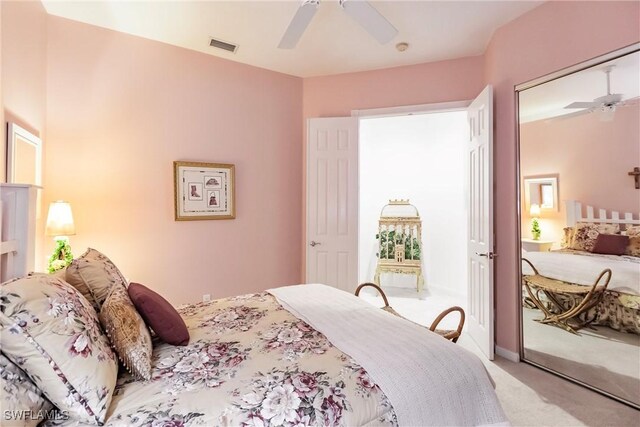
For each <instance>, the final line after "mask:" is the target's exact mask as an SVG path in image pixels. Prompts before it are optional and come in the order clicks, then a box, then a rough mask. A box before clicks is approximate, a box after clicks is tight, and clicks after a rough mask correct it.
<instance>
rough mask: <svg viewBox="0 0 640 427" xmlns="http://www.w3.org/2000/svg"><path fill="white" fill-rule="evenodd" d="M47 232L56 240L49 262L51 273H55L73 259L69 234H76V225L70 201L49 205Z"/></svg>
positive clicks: (60, 201) (59, 201)
mask: <svg viewBox="0 0 640 427" xmlns="http://www.w3.org/2000/svg"><path fill="white" fill-rule="evenodd" d="M45 234H46V235H47V236H53V239H54V240H55V242H56V247H55V249H54V250H53V253H52V254H51V257H49V264H48V271H49V273H53V272H55V271H58V270H61V269H63V268H65V267H66V266H68V265H69V264H71V261H73V254H72V253H71V246H70V245H69V236H73V235H74V234H76V227H75V225H74V224H73V214H72V213H71V205H70V204H69V203H68V202H64V201H62V200H58V201H55V202H52V203H51V204H50V205H49V213H48V214H47V225H46V229H45Z"/></svg>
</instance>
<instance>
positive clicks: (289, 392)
mask: <svg viewBox="0 0 640 427" xmlns="http://www.w3.org/2000/svg"><path fill="white" fill-rule="evenodd" d="M5 208H6V205H5ZM7 211H8V210H7V209H5V210H4V212H7ZM5 219H6V217H5ZM19 247H20V245H18V246H12V248H13V249H15V250H13V249H12V251H11V252H12V253H13V254H17V252H19V251H18V249H16V248H19ZM108 273H109V274H110V275H111V276H114V273H113V271H108ZM12 274H14V275H16V276H20V271H18V270H17V269H14V270H13V271H12ZM22 274H24V272H22ZM66 277H69V276H68V275H67V276H66ZM20 281H23V282H20ZM18 283H24V284H25V286H17V285H16V284H18ZM40 283H43V284H46V286H49V288H47V291H46V292H40V291H38V292H31V294H33V295H36V294H37V295H36V297H35V298H40V299H41V300H42V301H44V302H43V303H40V306H41V307H45V308H44V309H43V310H42V311H43V313H40V314H39V315H38V316H36V315H35V314H34V312H33V308H34V307H38V305H37V304H36V305H34V304H32V303H30V302H28V301H27V302H26V303H23V302H22V301H20V298H24V299H26V298H27V297H26V296H23V295H21V292H25V293H28V292H27V291H28V289H31V288H30V287H35V286H37V285H38V284H40ZM25 289H27V290H25ZM1 290H2V293H1V294H0V301H1V304H0V308H1V309H2V314H1V315H0V324H1V326H2V330H1V331H2V357H1V358H0V372H2V381H3V388H4V390H5V393H4V394H3V397H2V399H0V403H1V404H2V409H3V416H4V417H5V418H4V419H3V425H5V424H6V425H36V424H37V422H39V421H41V420H42V419H43V418H46V419H47V420H46V422H45V425H65V426H71V425H87V424H94V425H102V424H104V425H108V426H119V425H123V426H124V425H127V426H128V425H134V426H182V425H194V426H195V425H207V426H212V425H216V426H217V425H233V426H237V425H242V426H280V425H290V426H294V425H295V426H305V425H324V426H333V425H349V426H356V425H370V426H373V425H380V426H384V425H392V426H394V425H508V421H507V419H506V417H505V415H504V413H503V411H502V408H501V407H500V404H499V402H498V400H497V396H496V394H495V391H494V388H493V383H492V380H491V378H490V376H489V374H488V373H487V372H486V370H485V368H484V365H483V364H482V362H481V361H480V359H478V358H477V357H476V356H475V355H473V354H471V353H469V352H468V351H466V350H464V349H463V348H461V347H460V346H458V345H456V344H453V343H451V342H450V341H448V340H446V339H444V338H442V337H440V336H439V335H437V334H435V333H432V332H430V331H428V330H427V329H426V328H423V327H420V326H418V325H416V324H414V323H412V322H409V321H407V320H404V319H401V318H399V317H397V316H393V315H391V314H389V313H386V312H385V311H383V310H380V309H378V308H377V307H374V306H372V305H370V304H368V303H367V302H365V301H363V300H361V299H359V298H357V297H355V296H354V295H351V294H348V293H346V292H343V291H340V290H337V289H334V288H331V287H328V286H324V285H321V284H307V285H297V286H286V287H280V288H274V289H270V290H268V291H265V292H262V293H257V294H250V295H242V296H236V297H230V298H225V299H219V300H214V301H210V302H203V303H196V304H190V305H186V306H183V307H180V308H179V310H178V312H179V314H180V316H181V318H182V319H183V320H184V322H185V324H186V327H187V329H188V332H189V335H190V340H189V343H188V345H186V346H176V345H170V344H166V343H164V342H162V341H161V340H160V339H159V337H158V336H154V337H153V339H152V352H151V354H150V379H149V380H141V379H137V378H136V377H134V375H132V374H131V373H129V372H128V370H127V369H125V368H124V366H123V365H122V364H120V366H119V368H118V363H117V362H116V360H115V358H114V355H113V353H115V352H113V353H112V350H110V349H109V345H108V344H105V343H106V342H107V341H108V340H107V338H106V336H104V334H103V333H101V332H100V327H99V325H100V323H98V316H97V315H96V313H95V311H92V310H93V309H92V306H91V302H88V301H87V300H86V299H83V298H81V295H82V294H81V293H80V292H79V291H78V290H76V289H74V288H73V287H72V286H71V285H70V284H68V283H66V282H65V281H63V280H62V279H61V278H60V276H58V277H54V276H49V275H35V276H30V277H29V278H18V279H14V280H10V281H8V282H5V283H3V284H2V287H1ZM36 290H37V288H36ZM111 293H112V294H113V293H114V292H111ZM43 294H46V295H44V297H43V296H42V295H43ZM110 297H111V295H110V296H109V297H107V298H106V300H105V301H104V305H103V309H104V306H106V305H107V304H108V302H109V298H110ZM30 304H31V305H30ZM76 312H77V313H79V312H82V313H85V316H84V317H83V318H81V319H80V320H78V319H73V320H72V321H71V320H69V319H71V317H72V316H73V315H74V314H75V313H76ZM67 316H69V319H67ZM100 316H102V310H100ZM49 317H51V318H54V317H55V318H56V319H57V318H61V320H60V321H61V323H60V324H59V325H64V326H65V327H68V328H76V329H73V330H72V332H71V333H70V334H67V335H69V336H70V338H71V339H67V337H66V335H65V334H66V329H58V330H53V331H54V332H51V333H53V334H54V336H53V337H51V339H57V340H58V341H56V342H54V343H53V344H52V343H51V342H46V341H45V340H44V339H42V334H47V333H49V332H48V331H49V329H48V327H47V328H45V327H44V326H42V325H43V324H44V323H45V322H46V321H48V318H49ZM54 320H55V319H54ZM100 320H102V318H100ZM78 325H80V326H81V331H85V332H86V331H90V333H91V334H93V335H92V336H91V337H90V340H92V341H91V342H90V344H92V347H90V346H88V345H87V343H86V342H85V341H83V336H79V335H77V333H76V332H77V330H78V329H77V328H78V327H80V326H78ZM39 328H43V329H39ZM107 330H109V329H107ZM43 331H44V332H43ZM83 333H84V332H83ZM87 333H88V332H87ZM20 334H23V335H25V336H26V337H27V339H26V340H25V342H27V343H28V344H33V348H34V349H35V350H34V351H35V352H33V353H31V354H32V356H29V357H36V356H41V355H44V356H46V357H47V358H46V363H43V364H40V365H38V366H37V367H38V368H39V369H41V370H47V369H51V370H52V371H53V375H50V377H46V378H45V376H40V375H35V374H33V371H30V369H32V368H33V367H32V366H31V365H30V362H29V360H28V359H29V357H20V355H19V354H18V355H17V354H16V348H18V345H16V344H15V339H16V338H15V336H16V335H20ZM37 334H40V335H37ZM152 335H153V334H152ZM109 338H110V339H112V338H113V337H111V336H110V337H109ZM47 339H49V338H47ZM112 341H113V340H112ZM55 343H62V345H58V344H55ZM54 344H55V345H54ZM46 346H48V347H46ZM62 347H64V348H62ZM67 348H68V350H67ZM114 348H115V349H116V350H117V347H114ZM33 355H35V356H33ZM5 356H6V357H5ZM118 356H120V358H121V360H125V359H122V355H121V354H118ZM59 358H63V360H60V359H59ZM92 358H95V360H98V361H99V362H100V363H101V364H102V365H101V366H102V367H104V366H106V365H109V366H114V367H116V368H118V369H117V372H118V373H117V377H116V376H115V373H114V374H113V381H112V383H110V382H109V381H111V379H110V380H109V381H106V382H104V381H103V382H104V384H106V385H105V386H98V381H99V380H102V379H104V378H103V377H104V376H108V375H107V374H109V372H107V373H106V374H104V371H105V370H104V369H102V367H100V366H98V367H97V368H96V370H92V369H88V370H87V366H90V365H87V364H88V363H90V362H91V360H93V359H92ZM76 363H77V364H76ZM126 364H127V366H129V368H130V364H129V362H126ZM98 368H100V369H98ZM82 370H85V371H86V372H88V374H87V375H85V376H84V377H82V378H81V379H82V382H80V383H74V381H75V380H74V379H73V376H74V375H80V373H79V371H82ZM106 371H108V369H107V370H106ZM47 372H48V371H47ZM47 372H45V373H47ZM25 374H26V375H25ZM103 374H104V375H103ZM109 375H110V374H109ZM16 378H18V379H17V380H16ZM58 380H62V383H63V389H64V388H65V387H66V389H65V390H67V391H66V392H65V393H67V395H66V397H65V396H64V393H63V394H62V395H58V396H57V395H56V394H55V393H53V392H49V391H48V387H49V384H50V382H51V381H58ZM12 381H13V382H12ZM94 382H95V383H94ZM78 384H79V385H78ZM101 384H102V383H101ZM24 386H28V393H30V394H29V398H30V399H31V400H32V401H35V400H37V399H36V398H38V399H39V400H40V402H41V403H40V406H38V407H37V410H35V412H34V410H33V408H31V409H30V411H31V412H28V414H31V415H30V416H33V414H34V413H35V414H38V417H36V418H35V419H31V418H29V419H22V418H21V419H15V418H13V419H12V418H9V419H7V418H6V416H7V414H8V413H9V414H10V413H13V414H16V413H17V412H11V411H10V412H6V410H7V409H11V410H13V409H18V410H23V409H25V408H22V407H19V404H20V402H18V401H17V400H18V397H19V396H21V392H19V391H18V390H19V389H20V387H22V389H24ZM8 390H10V392H7V391H8ZM61 396H62V397H61ZM56 399H57V400H56ZM49 401H51V402H55V403H56V405H57V406H58V407H59V408H60V407H65V408H68V409H69V410H56V408H54V407H53V405H52V404H51V402H49ZM68 401H71V402H70V403H69V402H68ZM67 403H69V406H68V407H67V406H63V405H66V404H67ZM74 411H75V412H78V413H80V412H81V411H85V412H86V414H85V412H83V414H85V415H87V417H85V418H77V417H75V416H74ZM98 412H100V413H98ZM19 413H20V414H22V415H24V414H25V413H23V412H19ZM69 414H71V415H70V416H69ZM83 416H84V415H83Z"/></svg>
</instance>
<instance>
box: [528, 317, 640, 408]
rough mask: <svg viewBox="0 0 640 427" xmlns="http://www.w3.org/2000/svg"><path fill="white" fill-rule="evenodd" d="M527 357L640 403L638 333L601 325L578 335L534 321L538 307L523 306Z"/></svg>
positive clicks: (585, 329) (583, 330)
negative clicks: (525, 307) (535, 308)
mask: <svg viewBox="0 0 640 427" xmlns="http://www.w3.org/2000/svg"><path fill="white" fill-rule="evenodd" d="M523 318H524V332H525V334H524V348H525V355H526V357H527V359H528V360H531V361H533V362H536V363H539V364H541V365H543V366H547V367H549V368H551V369H553V370H555V371H558V372H562V373H564V374H566V375H568V376H570V377H572V378H576V379H579V380H581V381H584V382H585V383H587V384H591V385H593V386H595V387H598V388H600V389H603V390H606V391H608V392H610V393H612V394H615V395H616V396H620V397H622V398H624V399H626V400H630V401H632V402H635V403H636V404H638V405H640V335H637V334H629V333H625V332H618V331H615V330H613V329H611V328H607V327H604V326H596V327H595V330H594V329H590V328H583V329H581V330H580V331H579V335H575V334H571V333H568V332H567V331H565V330H563V329H561V328H557V327H555V326H552V325H544V324H542V323H539V322H535V321H534V319H540V318H542V314H541V313H540V310H532V309H524V316H523Z"/></svg>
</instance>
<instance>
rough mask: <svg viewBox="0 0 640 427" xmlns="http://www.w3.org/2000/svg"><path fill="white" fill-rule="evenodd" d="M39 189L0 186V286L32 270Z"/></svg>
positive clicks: (14, 185)
mask: <svg viewBox="0 0 640 427" xmlns="http://www.w3.org/2000/svg"><path fill="white" fill-rule="evenodd" d="M39 188H40V187H38V186H35V185H26V184H0V224H2V229H1V230H0V283H1V282H4V281H7V280H10V279H13V278H14V277H20V276H24V275H26V274H27V272H29V271H33V269H34V262H35V244H36V240H35V238H36V200H37V194H38V189H39Z"/></svg>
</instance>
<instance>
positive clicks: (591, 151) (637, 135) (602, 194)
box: [520, 106, 640, 242]
mask: <svg viewBox="0 0 640 427" xmlns="http://www.w3.org/2000/svg"><path fill="white" fill-rule="evenodd" d="M638 141H640V107H638V106H633V107H624V108H618V110H617V111H616V114H615V116H614V120H613V121H610V122H604V121H601V120H600V119H599V118H598V115H597V114H585V115H581V116H577V117H572V118H570V119H559V120H539V121H535V122H531V123H526V124H524V125H522V126H521V127H520V158H521V160H520V168H521V174H522V176H523V177H526V176H534V175H548V174H556V173H557V174H559V186H558V187H559V198H560V211H559V212H558V211H546V210H545V211H544V212H543V215H542V216H541V218H540V226H541V228H542V235H543V238H544V239H553V240H555V241H556V242H560V237H561V236H562V234H561V232H562V228H563V227H565V226H566V210H565V205H564V202H563V201H564V200H578V201H580V202H582V203H583V204H589V205H591V206H594V207H595V208H602V209H611V210H616V211H618V212H634V213H635V214H636V215H637V213H638V211H639V210H640V191H638V190H636V189H635V186H634V182H633V178H632V177H630V176H629V175H628V174H627V173H628V172H629V171H631V170H632V169H633V168H634V167H635V166H638V162H639V161H640V145H639V144H638ZM530 229H531V227H530V221H529V215H528V212H524V220H523V222H522V233H523V236H527V237H528V236H529V235H530Z"/></svg>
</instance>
